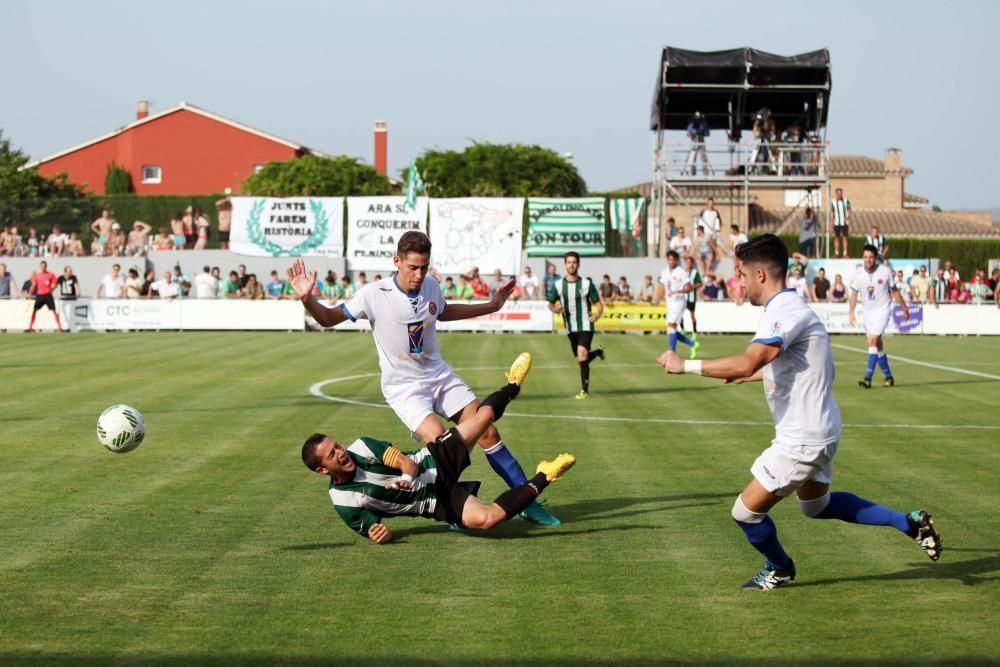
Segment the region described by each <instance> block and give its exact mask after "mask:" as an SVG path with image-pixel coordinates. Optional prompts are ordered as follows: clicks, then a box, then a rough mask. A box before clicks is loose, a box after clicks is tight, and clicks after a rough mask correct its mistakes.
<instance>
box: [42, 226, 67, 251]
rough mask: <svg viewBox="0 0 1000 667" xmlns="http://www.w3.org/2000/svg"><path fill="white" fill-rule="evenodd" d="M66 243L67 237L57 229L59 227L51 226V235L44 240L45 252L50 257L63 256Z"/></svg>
mask: <svg viewBox="0 0 1000 667" xmlns="http://www.w3.org/2000/svg"><path fill="white" fill-rule="evenodd" d="M68 242H69V237H68V236H66V234H64V233H63V232H62V230H61V229H59V225H52V233H51V234H49V237H48V238H47V239H45V251H46V252H47V253H48V254H49V256H51V257H59V256H61V255H65V254H66V244H67V243H68Z"/></svg>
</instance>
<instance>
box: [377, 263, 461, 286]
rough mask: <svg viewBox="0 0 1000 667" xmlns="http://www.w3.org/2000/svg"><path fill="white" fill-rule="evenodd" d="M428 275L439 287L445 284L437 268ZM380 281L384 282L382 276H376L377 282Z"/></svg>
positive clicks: (432, 268) (432, 269)
mask: <svg viewBox="0 0 1000 667" xmlns="http://www.w3.org/2000/svg"><path fill="white" fill-rule="evenodd" d="M427 275H429V276H430V277H431V278H433V279H434V282H436V283H437V284H438V285H443V284H444V278H442V277H441V272H440V271H438V268H437V267H436V266H432V267H431V269H430V271H428V272H427ZM380 280H382V276H375V282H378V281H380Z"/></svg>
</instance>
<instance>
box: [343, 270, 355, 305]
mask: <svg viewBox="0 0 1000 667" xmlns="http://www.w3.org/2000/svg"><path fill="white" fill-rule="evenodd" d="M340 292H341V294H342V296H341V297H340V298H342V299H350V298H351V297H352V296H354V285H352V284H351V279H350V278H348V277H347V276H343V277H342V278H341V279H340Z"/></svg>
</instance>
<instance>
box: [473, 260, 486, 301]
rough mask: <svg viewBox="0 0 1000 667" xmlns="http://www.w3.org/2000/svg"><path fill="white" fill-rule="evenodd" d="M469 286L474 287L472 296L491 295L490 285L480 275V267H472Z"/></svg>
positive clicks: (479, 297) (483, 296)
mask: <svg viewBox="0 0 1000 667" xmlns="http://www.w3.org/2000/svg"><path fill="white" fill-rule="evenodd" d="M469 286H470V287H471V288H472V296H473V298H476V299H485V298H487V297H488V296H489V295H490V287H489V285H487V284H486V281H485V280H483V279H482V277H481V276H480V275H479V267H476V266H474V267H472V273H471V274H470V276H469Z"/></svg>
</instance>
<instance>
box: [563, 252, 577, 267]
mask: <svg viewBox="0 0 1000 667" xmlns="http://www.w3.org/2000/svg"><path fill="white" fill-rule="evenodd" d="M570 257H576V262H577V264H579V263H580V253H578V252H576V251H575V250H570V251H569V252H568V253H566V254H565V255H563V261H564V262H565V261H566V260H567V259H569V258H570Z"/></svg>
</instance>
